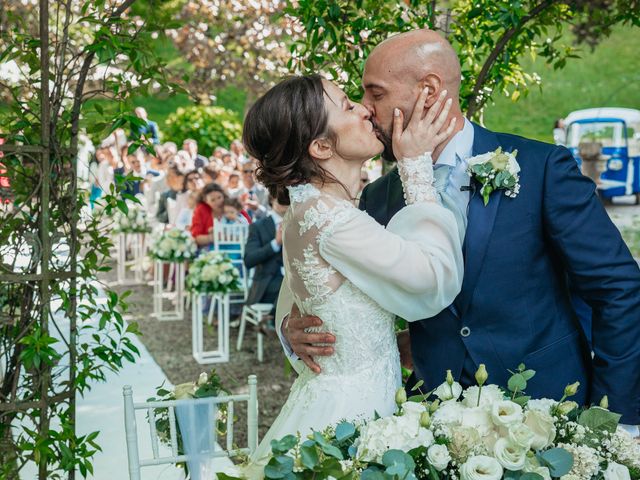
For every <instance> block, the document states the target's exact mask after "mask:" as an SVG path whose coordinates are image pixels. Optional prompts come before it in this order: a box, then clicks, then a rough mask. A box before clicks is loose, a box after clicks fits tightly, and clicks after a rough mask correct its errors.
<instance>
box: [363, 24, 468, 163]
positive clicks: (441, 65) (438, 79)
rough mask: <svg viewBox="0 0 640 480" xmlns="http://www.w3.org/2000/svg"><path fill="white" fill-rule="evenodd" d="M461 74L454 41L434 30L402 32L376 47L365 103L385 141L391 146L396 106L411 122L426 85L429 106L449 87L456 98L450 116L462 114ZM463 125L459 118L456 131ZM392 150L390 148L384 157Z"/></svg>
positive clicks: (367, 75) (365, 77)
mask: <svg viewBox="0 0 640 480" xmlns="http://www.w3.org/2000/svg"><path fill="white" fill-rule="evenodd" d="M460 75H461V73H460V61H459V60H458V55H457V54H456V52H455V50H454V49H453V47H452V46H451V44H450V43H449V42H448V41H447V40H446V39H445V38H443V37H442V36H440V35H439V34H438V33H436V32H435V31H433V30H426V29H421V30H412V31H410V32H405V33H401V34H398V35H394V36H393V37H390V38H388V39H387V40H385V41H384V42H382V43H380V44H379V45H378V46H376V47H375V48H374V49H373V51H372V52H371V54H370V55H369V57H368V58H367V61H366V63H365V68H364V74H363V77H362V84H363V86H364V89H365V96H364V99H363V102H364V104H365V106H367V108H369V109H370V110H371V112H372V115H373V120H374V122H375V124H376V126H377V127H378V129H379V131H381V132H382V134H383V135H382V137H383V138H382V140H383V142H385V144H387V143H388V144H389V145H387V146H388V147H390V138H391V136H390V133H391V124H392V119H393V109H394V108H395V107H398V108H400V109H401V110H402V111H403V112H404V113H405V122H408V121H409V117H410V112H411V111H412V109H413V106H414V104H415V102H416V99H417V98H418V95H419V94H420V92H421V91H422V89H423V88H425V87H429V97H428V99H427V108H429V107H431V106H432V105H433V104H434V103H435V101H436V100H437V98H438V95H440V92H441V91H442V90H447V91H448V96H449V97H452V98H453V100H454V104H453V106H452V109H451V114H450V117H451V118H452V117H453V116H461V112H460V106H459V100H458V99H459V97H458V94H459V90H460ZM445 125H446V123H445ZM462 126H463V122H462V121H458V122H457V124H456V127H457V128H456V130H459V129H461V128H462ZM384 137H388V138H384ZM389 153H390V149H389V148H387V150H386V152H385V156H386V157H388V156H389Z"/></svg>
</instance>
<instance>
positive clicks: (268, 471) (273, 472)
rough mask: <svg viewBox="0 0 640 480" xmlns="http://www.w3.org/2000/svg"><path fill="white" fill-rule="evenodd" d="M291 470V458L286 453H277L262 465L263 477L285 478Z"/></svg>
mask: <svg viewBox="0 0 640 480" xmlns="http://www.w3.org/2000/svg"><path fill="white" fill-rule="evenodd" d="M292 472H293V458H291V457H288V456H286V455H278V456H275V457H272V458H271V460H269V463H267V465H266V467H264V475H265V478H274V479H280V478H286V476H287V475H288V474H290V473H292Z"/></svg>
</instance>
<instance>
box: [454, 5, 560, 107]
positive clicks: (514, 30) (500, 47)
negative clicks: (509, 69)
mask: <svg viewBox="0 0 640 480" xmlns="http://www.w3.org/2000/svg"><path fill="white" fill-rule="evenodd" d="M554 3H555V2H554V1H553V0H544V1H543V2H541V3H539V4H538V5H536V6H535V7H534V8H533V9H532V10H531V11H530V12H529V13H528V14H527V15H525V16H524V17H522V19H521V20H520V23H519V24H518V25H516V26H515V27H511V28H510V29H508V30H507V31H505V32H504V34H503V35H502V37H500V39H499V40H498V42H497V43H496V46H495V47H493V50H492V51H491V53H490V54H489V57H487V60H486V61H485V62H484V65H483V66H482V70H480V73H479V74H478V77H477V78H476V83H475V84H474V85H473V91H472V93H471V97H470V99H469V106H468V107H467V116H468V117H469V118H471V117H473V116H474V115H475V114H476V112H477V111H478V110H480V109H481V108H482V107H483V106H484V104H485V102H486V99H485V100H480V99H479V96H480V91H481V90H482V88H483V86H484V84H485V82H486V80H487V77H488V76H489V72H490V71H491V68H493V66H494V64H495V63H496V60H497V59H498V57H499V56H500V54H501V53H502V52H503V51H504V49H505V47H506V46H507V45H508V44H509V42H510V41H511V39H512V38H513V37H514V36H516V34H518V33H519V32H520V31H521V30H522V28H523V27H524V25H525V24H526V23H528V22H529V21H531V20H533V19H534V18H535V17H537V16H538V15H540V14H541V13H542V12H544V11H545V10H546V9H547V8H549V7H550V6H552V5H553V4H554Z"/></svg>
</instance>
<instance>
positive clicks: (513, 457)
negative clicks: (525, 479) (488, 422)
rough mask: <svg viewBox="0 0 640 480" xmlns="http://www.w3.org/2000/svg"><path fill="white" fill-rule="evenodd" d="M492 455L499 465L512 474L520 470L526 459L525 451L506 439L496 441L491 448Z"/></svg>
mask: <svg viewBox="0 0 640 480" xmlns="http://www.w3.org/2000/svg"><path fill="white" fill-rule="evenodd" d="M493 454H494V456H495V457H496V460H498V462H500V465H502V466H503V467H504V468H506V469H507V470H511V471H514V472H517V471H518V470H522V467H524V462H525V460H526V459H527V450H526V449H525V448H522V447H521V446H520V445H517V444H515V443H514V442H512V441H511V440H510V439H508V438H500V439H498V441H497V442H496V444H495V445H494V446H493Z"/></svg>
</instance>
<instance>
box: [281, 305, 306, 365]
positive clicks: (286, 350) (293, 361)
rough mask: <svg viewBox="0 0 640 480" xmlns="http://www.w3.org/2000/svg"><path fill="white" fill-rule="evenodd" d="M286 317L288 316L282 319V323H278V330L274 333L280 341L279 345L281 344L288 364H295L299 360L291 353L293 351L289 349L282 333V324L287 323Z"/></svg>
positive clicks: (289, 346)
mask: <svg viewBox="0 0 640 480" xmlns="http://www.w3.org/2000/svg"><path fill="white" fill-rule="evenodd" d="M288 317H289V315H287V316H285V317H284V318H283V319H282V323H280V328H276V333H277V334H278V338H279V339H280V343H281V344H282V348H283V349H284V354H285V355H286V356H287V358H288V359H289V362H291V363H295V362H297V361H298V360H300V358H298V356H297V355H296V354H295V353H293V350H292V349H291V345H289V342H287V339H286V338H284V334H283V333H282V326H283V325H284V322H286V321H287V318H288Z"/></svg>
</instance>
